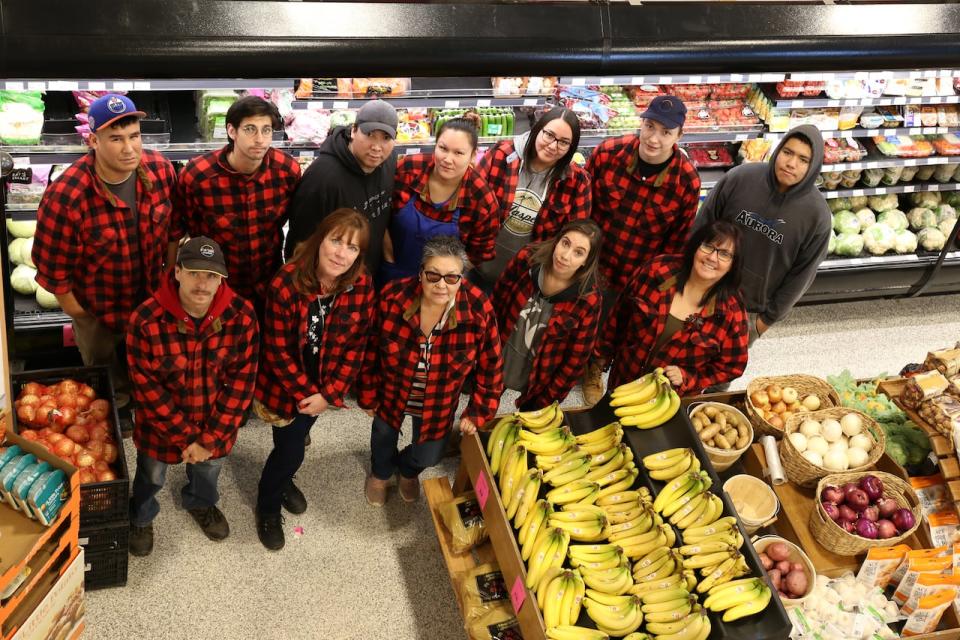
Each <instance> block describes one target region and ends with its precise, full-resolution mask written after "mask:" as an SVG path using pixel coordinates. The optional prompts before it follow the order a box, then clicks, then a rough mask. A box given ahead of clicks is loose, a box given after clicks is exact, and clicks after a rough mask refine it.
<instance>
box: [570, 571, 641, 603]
mask: <svg viewBox="0 0 960 640" xmlns="http://www.w3.org/2000/svg"><path fill="white" fill-rule="evenodd" d="M578 571H580V575H581V576H583V581H584V582H585V583H587V587H589V588H590V589H593V590H594V591H598V592H601V593H606V594H609V595H613V596H622V595H623V594H625V593H627V592H628V591H629V590H630V587H632V586H633V576H632V575H630V566H629V565H628V564H621V565H619V566H616V567H611V568H609V569H591V568H590V567H588V566H586V565H584V564H581V565H580V566H579V567H578Z"/></svg>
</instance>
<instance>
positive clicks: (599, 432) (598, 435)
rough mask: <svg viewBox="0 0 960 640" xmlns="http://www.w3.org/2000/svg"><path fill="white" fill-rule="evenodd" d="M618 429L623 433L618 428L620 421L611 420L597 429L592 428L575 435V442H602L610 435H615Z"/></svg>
mask: <svg viewBox="0 0 960 640" xmlns="http://www.w3.org/2000/svg"><path fill="white" fill-rule="evenodd" d="M618 431H619V432H620V433H621V434H622V433H623V431H622V430H620V423H619V422H611V423H610V424H608V425H606V426H603V427H600V428H599V429H594V430H593V431H590V432H587V433H581V434H580V435H578V436H576V440H577V444H596V443H597V442H603V441H605V440H606V439H607V438H609V437H610V436H613V435H616V433H617V432H618Z"/></svg>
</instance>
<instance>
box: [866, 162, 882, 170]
mask: <svg viewBox="0 0 960 640" xmlns="http://www.w3.org/2000/svg"><path fill="white" fill-rule="evenodd" d="M866 168H867V169H879V168H880V163H879V162H868V163H867V166H866Z"/></svg>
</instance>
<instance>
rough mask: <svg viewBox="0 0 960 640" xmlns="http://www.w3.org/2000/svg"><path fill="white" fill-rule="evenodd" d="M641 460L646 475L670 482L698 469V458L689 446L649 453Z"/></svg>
mask: <svg viewBox="0 0 960 640" xmlns="http://www.w3.org/2000/svg"><path fill="white" fill-rule="evenodd" d="M642 462H643V466H644V468H645V469H646V470H647V475H648V476H650V477H651V478H653V479H654V480H662V481H664V482H670V481H671V480H673V479H674V478H679V477H680V476H682V475H683V474H685V473H689V472H691V471H692V472H694V473H696V472H697V471H700V459H699V458H698V457H697V455H696V454H695V453H694V452H693V449H691V448H689V447H681V448H677V449H667V450H666V451H659V452H657V453H651V454H650V455H648V456H644V457H643V460H642Z"/></svg>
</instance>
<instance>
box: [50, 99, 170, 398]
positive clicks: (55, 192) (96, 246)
mask: <svg viewBox="0 0 960 640" xmlns="http://www.w3.org/2000/svg"><path fill="white" fill-rule="evenodd" d="M145 115H146V114H145V113H144V112H143V111H138V110H137V107H136V106H135V105H134V104H133V101H132V100H130V98H128V97H127V96H123V95H118V94H107V95H105V96H102V97H100V98H98V99H97V100H95V101H94V102H93V103H92V104H91V105H90V111H89V113H88V116H89V124H90V138H89V144H90V148H91V151H90V153H88V154H87V155H85V156H84V157H82V158H80V159H79V160H77V161H75V162H74V163H73V164H71V165H70V166H69V167H67V169H66V171H64V172H63V173H62V174H61V175H60V177H58V178H57V179H56V180H54V181H53V182H52V183H50V186H49V187H48V188H47V190H46V192H45V193H44V195H43V199H42V200H41V201H40V207H39V208H38V210H37V233H36V236H35V237H34V242H33V262H34V264H36V265H37V284H39V285H40V286H41V287H43V288H44V289H46V290H47V291H49V292H51V293H53V294H54V295H55V296H56V297H57V301H58V302H59V303H60V306H61V307H62V308H63V311H64V313H66V314H67V315H68V316H70V318H71V319H72V320H73V335H74V338H75V339H76V342H77V347H78V348H79V350H80V355H81V357H82V358H83V363H84V364H85V365H87V366H94V365H104V366H108V367H110V373H111V376H112V377H113V382H114V386H115V388H116V390H117V394H116V404H117V406H118V407H119V408H122V407H124V406H126V405H127V403H128V402H129V381H128V378H127V372H126V367H125V366H124V364H125V363H124V359H123V358H122V357H121V356H120V355H118V349H120V350H122V346H123V340H124V335H125V333H126V331H127V322H128V320H129V319H130V314H131V313H132V312H133V310H134V309H136V307H137V305H138V304H140V303H141V302H143V301H144V300H145V299H146V298H147V296H148V295H149V294H150V293H152V292H153V291H154V290H156V288H157V287H158V286H159V285H160V278H161V273H162V271H163V260H164V252H165V249H166V248H167V246H168V242H169V240H170V239H171V238H170V214H171V203H170V199H171V195H172V193H173V190H174V188H175V183H176V173H175V172H174V169H173V165H171V164H170V161H169V160H167V159H166V158H165V157H163V155H161V154H160V153H158V152H156V151H153V150H150V149H143V148H142V145H141V140H140V118H142V117H145Z"/></svg>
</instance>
